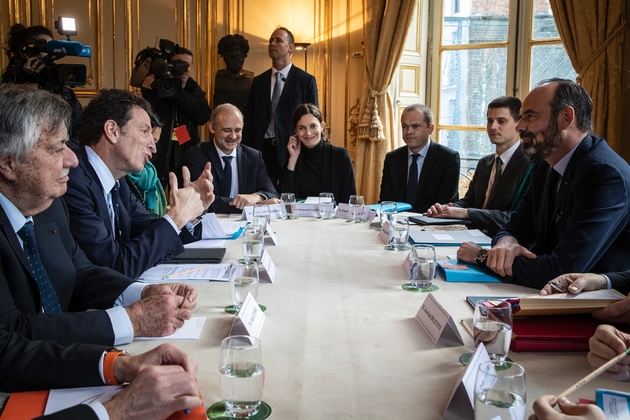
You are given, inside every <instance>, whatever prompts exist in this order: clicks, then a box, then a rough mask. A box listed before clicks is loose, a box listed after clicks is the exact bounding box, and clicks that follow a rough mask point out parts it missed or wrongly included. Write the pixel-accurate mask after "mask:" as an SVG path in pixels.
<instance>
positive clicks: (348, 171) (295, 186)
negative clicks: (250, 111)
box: [283, 104, 356, 203]
mask: <svg viewBox="0 0 630 420" xmlns="http://www.w3.org/2000/svg"><path fill="white" fill-rule="evenodd" d="M293 128H294V129H295V133H296V134H295V135H293V136H291V137H289V142H288V145H287V149H288V151H289V161H288V163H287V167H286V169H285V172H284V173H285V176H284V188H283V191H284V192H292V193H294V194H295V196H296V198H306V197H310V196H315V197H317V196H319V193H321V192H330V193H333V194H334V196H335V201H336V202H337V203H347V202H348V199H349V198H350V196H351V195H353V194H356V184H355V180H354V168H353V167H352V161H351V160H350V154H349V153H348V150H347V149H345V148H343V147H336V146H333V145H332V144H330V143H329V141H328V131H327V130H326V124H325V123H324V122H323V121H322V114H321V112H320V110H319V108H317V106H315V105H313V104H302V105H300V106H298V107H297V109H296V110H295V113H294V114H293Z"/></svg>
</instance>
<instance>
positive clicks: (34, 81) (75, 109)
mask: <svg viewBox="0 0 630 420" xmlns="http://www.w3.org/2000/svg"><path fill="white" fill-rule="evenodd" d="M52 40H53V36H52V32H51V31H50V30H49V29H48V28H46V27H44V26H30V27H28V28H27V27H25V26H24V25H21V24H19V23H18V24H15V25H13V26H12V27H11V32H10V33H9V37H8V38H7V40H6V43H5V45H6V46H5V48H4V50H5V53H6V55H7V56H8V57H9V65H8V66H7V68H6V69H4V71H3V72H2V83H20V84H25V85H28V86H31V87H32V88H33V89H44V90H48V91H50V92H52V93H56V94H58V95H60V96H61V97H62V98H63V99H65V101H66V102H68V104H70V107H71V108H72V121H71V124H70V126H69V127H68V136H69V138H70V141H69V145H70V146H71V147H72V148H74V147H78V146H79V130H80V127H81V114H82V113H83V108H82V106H81V103H80V102H79V100H78V99H77V97H76V95H75V94H74V91H73V90H72V89H71V88H70V87H68V86H67V85H65V84H63V81H57V80H55V77H54V76H55V75H54V74H53V73H51V72H50V71H49V70H50V68H51V67H53V66H55V65H54V64H52V61H54V58H52V59H51V58H50V54H49V53H48V52H47V50H46V44H47V43H48V41H52ZM82 84H85V81H83V83H82ZM73 86H74V85H73Z"/></svg>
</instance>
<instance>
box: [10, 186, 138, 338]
mask: <svg viewBox="0 0 630 420" xmlns="http://www.w3.org/2000/svg"><path fill="white" fill-rule="evenodd" d="M33 219H34V223H35V237H36V238H37V243H38V245H39V249H40V255H41V258H42V262H43V264H44V267H45V268H46V272H47V273H48V276H49V277H50V280H51V282H52V284H53V287H54V288H55V290H56V292H57V297H58V298H59V304H60V306H61V310H62V312H63V313H61V314H44V313H42V311H41V300H40V297H39V289H38V288H37V284H36V283H35V279H34V278H33V274H32V271H31V268H30V266H29V265H28V262H27V261H26V256H25V255H24V251H23V250H22V247H21V246H20V243H19V242H18V238H17V235H16V234H15V232H14V231H13V227H12V226H11V223H10V222H9V219H8V218H7V216H6V214H5V212H4V210H3V209H1V208H0V230H2V233H0V259H1V261H0V322H1V323H2V324H3V325H4V326H5V328H6V329H7V331H9V332H16V333H18V334H21V335H23V336H25V337H26V338H28V339H30V340H52V341H56V342H58V343H60V344H73V343H77V342H84V343H94V344H102V345H108V346H111V345H112V344H114V332H113V329H112V325H111V322H110V319H109V316H108V315H107V313H105V312H104V311H87V312H85V311H86V310H87V309H107V308H111V307H112V306H114V303H115V301H116V298H117V297H118V296H119V295H120V294H121V293H122V292H123V291H124V290H125V289H126V288H127V287H128V286H129V285H130V284H131V283H133V280H131V279H130V278H128V277H125V276H123V275H122V274H119V273H117V272H116V271H113V270H110V269H109V268H105V267H97V266H95V265H94V264H92V262H91V261H90V260H88V259H87V257H86V256H85V254H84V253H83V251H81V249H80V248H79V247H78V245H77V243H76V242H75V241H74V239H73V238H72V235H71V234H70V227H69V225H68V211H67V209H66V206H65V205H64V203H63V201H62V200H61V199H59V198H58V199H56V200H54V201H53V203H52V205H51V206H50V207H49V208H48V209H47V210H45V211H43V212H41V213H40V214H38V215H36V216H34V217H33Z"/></svg>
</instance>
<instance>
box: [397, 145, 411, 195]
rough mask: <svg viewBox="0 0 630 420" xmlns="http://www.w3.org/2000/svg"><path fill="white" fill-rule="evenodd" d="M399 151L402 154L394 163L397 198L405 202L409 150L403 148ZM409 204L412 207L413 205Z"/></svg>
mask: <svg viewBox="0 0 630 420" xmlns="http://www.w3.org/2000/svg"><path fill="white" fill-rule="evenodd" d="M400 150H401V152H402V153H400V155H399V156H398V161H397V162H396V169H397V170H398V179H399V180H400V182H399V183H398V190H399V191H400V193H399V194H398V195H397V196H398V197H400V201H405V197H406V196H407V174H408V172H409V148H408V147H407V146H404V148H402V149H400ZM409 204H411V205H412V206H413V203H409Z"/></svg>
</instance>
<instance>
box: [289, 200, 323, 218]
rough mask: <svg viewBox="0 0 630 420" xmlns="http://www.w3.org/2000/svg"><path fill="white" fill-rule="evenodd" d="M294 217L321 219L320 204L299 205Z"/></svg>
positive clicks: (296, 207) (296, 206)
mask: <svg viewBox="0 0 630 420" xmlns="http://www.w3.org/2000/svg"><path fill="white" fill-rule="evenodd" d="M294 215H295V216H296V217H319V204H312V203H297V204H296V205H295V213H294Z"/></svg>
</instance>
